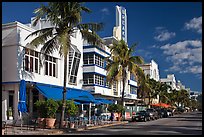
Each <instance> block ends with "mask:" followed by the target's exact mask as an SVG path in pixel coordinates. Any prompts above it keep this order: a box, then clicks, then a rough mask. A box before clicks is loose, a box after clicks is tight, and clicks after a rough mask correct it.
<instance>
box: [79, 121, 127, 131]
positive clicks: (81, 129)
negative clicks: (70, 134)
mask: <svg viewBox="0 0 204 137" xmlns="http://www.w3.org/2000/svg"><path fill="white" fill-rule="evenodd" d="M127 123H129V121H123V122H116V123H110V124H105V125H100V126H92V127H85V128H79V129H76V131H83V130H90V129H96V128H102V127H109V126H114V125H120V124H127Z"/></svg>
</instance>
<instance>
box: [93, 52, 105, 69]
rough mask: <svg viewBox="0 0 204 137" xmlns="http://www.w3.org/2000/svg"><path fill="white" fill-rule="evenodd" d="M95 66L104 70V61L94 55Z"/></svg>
mask: <svg viewBox="0 0 204 137" xmlns="http://www.w3.org/2000/svg"><path fill="white" fill-rule="evenodd" d="M95 64H96V65H98V66H100V67H102V68H104V60H103V58H102V57H101V56H99V55H95Z"/></svg>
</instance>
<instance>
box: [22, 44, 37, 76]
mask: <svg viewBox="0 0 204 137" xmlns="http://www.w3.org/2000/svg"><path fill="white" fill-rule="evenodd" d="M23 64H24V69H25V70H26V71H29V72H35V73H40V72H39V53H38V52H37V51H34V50H31V49H28V48H25V60H24V63H23Z"/></svg>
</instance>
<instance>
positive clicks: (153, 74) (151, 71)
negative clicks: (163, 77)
mask: <svg viewBox="0 0 204 137" xmlns="http://www.w3.org/2000/svg"><path fill="white" fill-rule="evenodd" d="M140 67H141V68H142V69H143V71H144V73H145V75H149V76H150V78H151V79H154V80H156V81H159V67H158V64H157V63H156V62H155V61H154V60H151V62H150V63H146V64H143V65H140ZM148 101H149V100H148V99H145V102H146V103H147V102H148ZM158 102H159V95H157V98H155V99H153V100H152V103H153V104H155V103H158Z"/></svg>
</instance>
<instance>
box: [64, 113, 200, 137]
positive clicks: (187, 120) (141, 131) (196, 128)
mask: <svg viewBox="0 0 204 137" xmlns="http://www.w3.org/2000/svg"><path fill="white" fill-rule="evenodd" d="M63 135H202V112H188V113H183V114H180V115H174V116H173V117H169V118H162V119H158V120H154V121H147V122H130V123H128V124H124V125H117V126H112V127H104V128H98V129H92V130H85V131H73V132H68V133H64V134H63Z"/></svg>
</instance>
